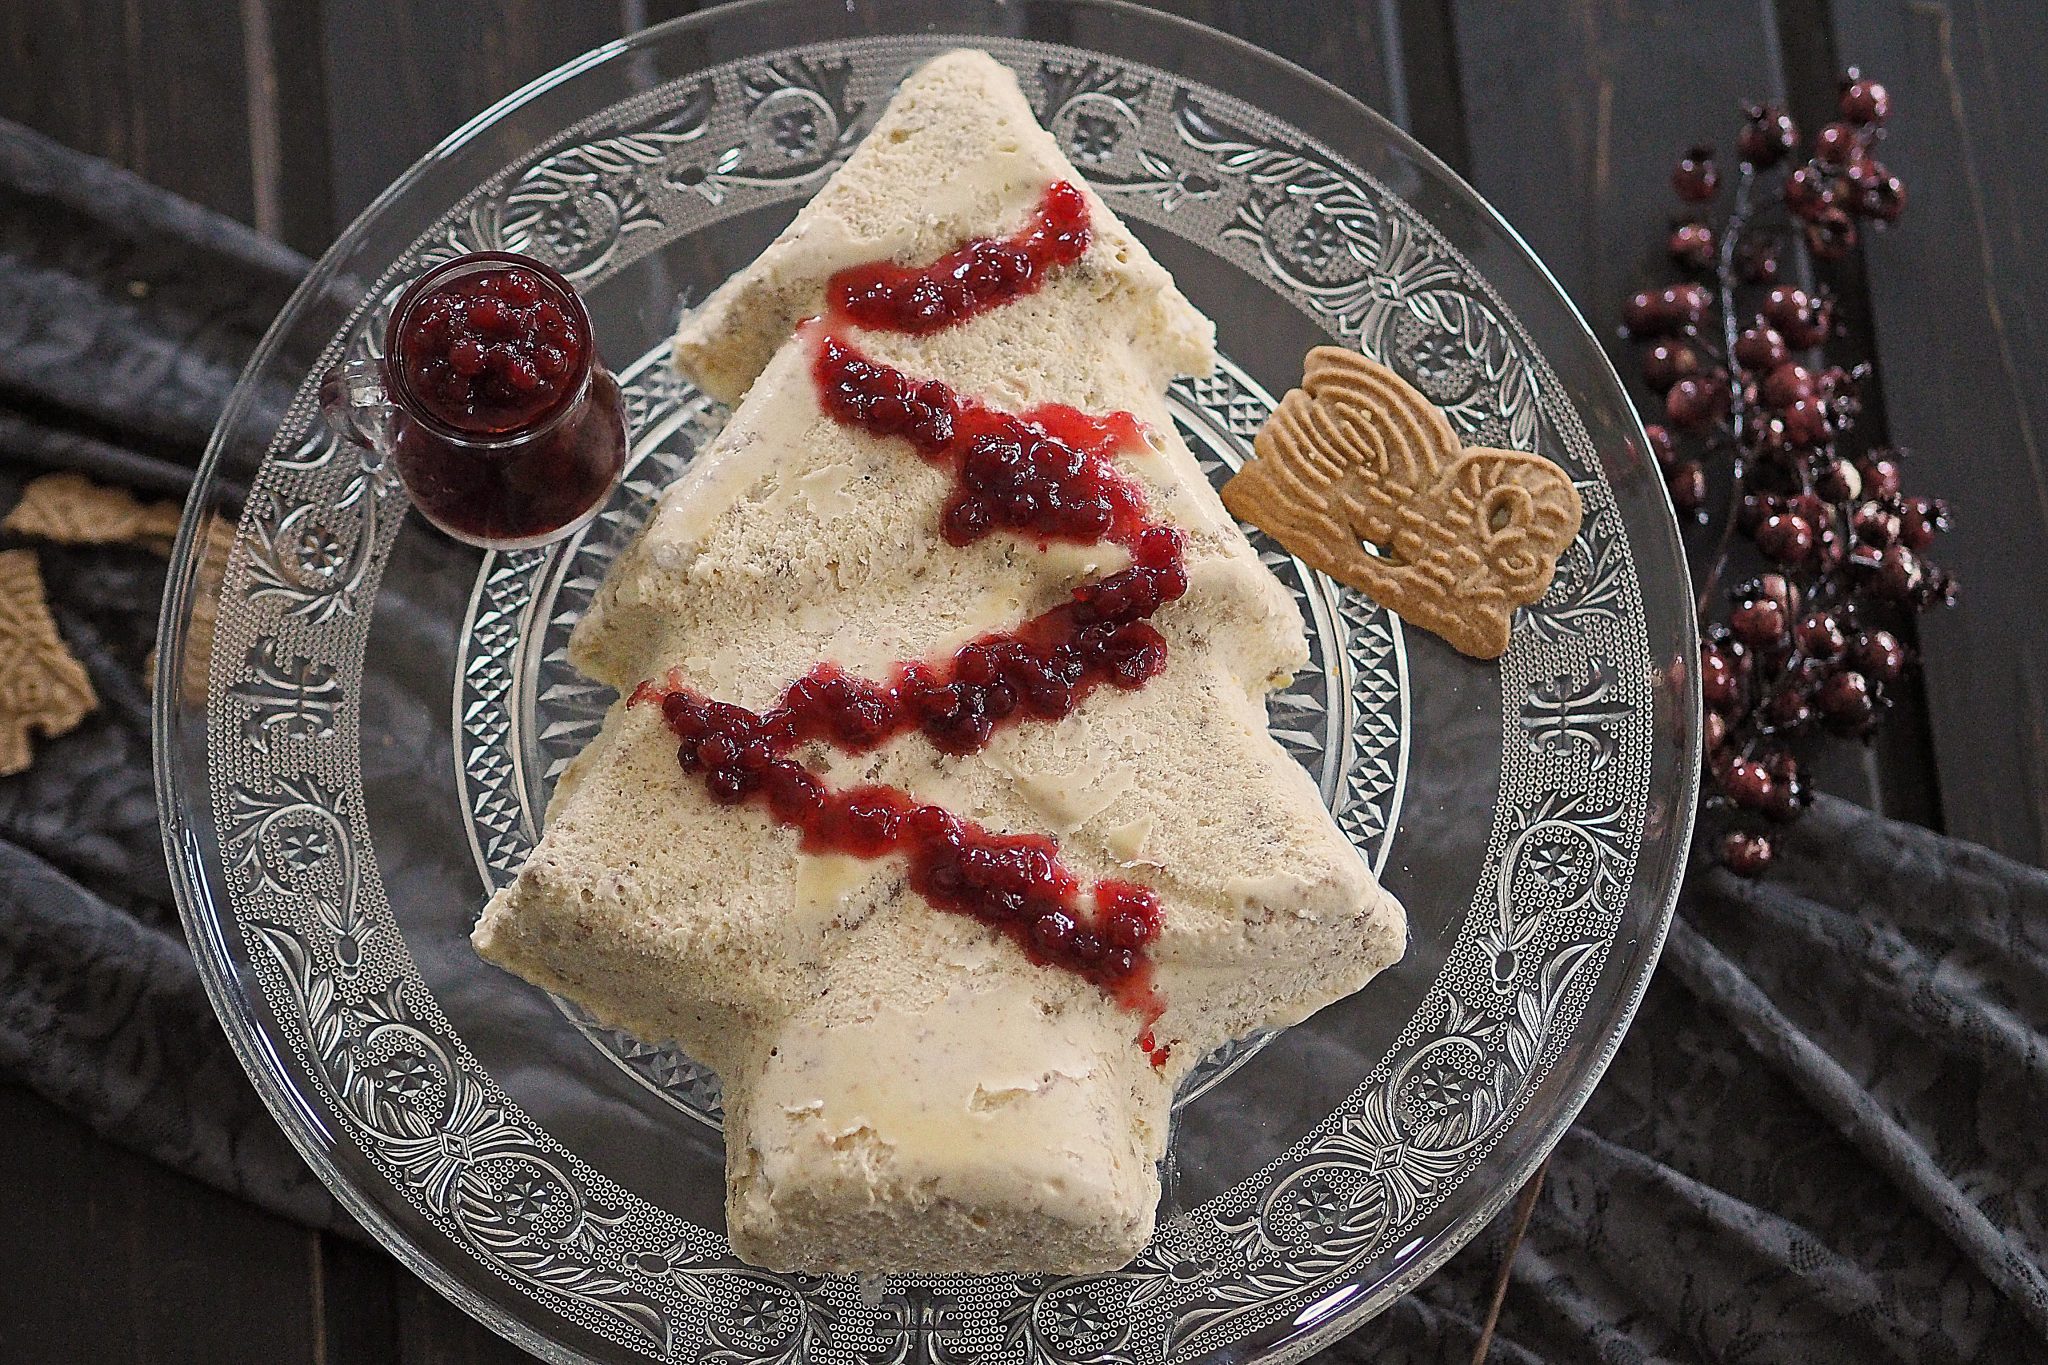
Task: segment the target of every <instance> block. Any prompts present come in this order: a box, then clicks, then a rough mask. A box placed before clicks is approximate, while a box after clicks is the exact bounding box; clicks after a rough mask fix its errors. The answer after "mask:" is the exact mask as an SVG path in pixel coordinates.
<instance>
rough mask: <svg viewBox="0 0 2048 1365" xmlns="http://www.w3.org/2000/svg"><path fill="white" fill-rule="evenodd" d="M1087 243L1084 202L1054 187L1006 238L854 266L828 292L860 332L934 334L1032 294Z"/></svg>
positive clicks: (1060, 184) (1061, 185) (1068, 189)
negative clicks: (918, 259) (913, 259)
mask: <svg viewBox="0 0 2048 1365" xmlns="http://www.w3.org/2000/svg"><path fill="white" fill-rule="evenodd" d="M1091 237H1092V234H1091V232H1090V230H1089V226H1088V201H1087V199H1086V198H1085V197H1084V196H1083V195H1082V194H1081V191H1080V190H1078V189H1076V188H1075V187H1074V186H1073V185H1070V184H1068V183H1067V182H1066V181H1064V180H1062V181H1057V182H1055V183H1054V184H1053V185H1051V186H1050V187H1049V188H1048V189H1047V190H1046V192H1045V198H1044V200H1043V201H1042V202H1041V203H1040V204H1039V206H1038V208H1037V210H1036V212H1035V213H1034V214H1033V215H1032V219H1031V221H1030V222H1029V223H1028V224H1026V225H1025V227H1024V228H1023V229H1022V230H1021V231H1019V232H1018V233H1017V234H1016V235H1014V236H1012V237H1010V238H1008V239H1006V240H1001V241H998V240H996V239H993V238H987V237H980V238H976V239H975V240H974V241H971V242H969V243H967V244H966V245H965V246H963V247H960V248H959V249H958V250H955V251H951V252H948V253H947V254H946V255H944V256H941V257H940V258H939V259H938V260H936V261H934V262H933V263H932V264H930V265H928V266H922V267H911V266H900V265H894V264H891V263H888V262H880V263H877V264H873V265H862V266H855V267H852V268H851V269H847V270H842V271H840V272H839V273H838V274H837V275H834V276H833V277H832V279H831V280H830V281H829V282H828V284H827V287H826V294H827V297H828V298H829V299H830V301H831V304H832V307H833V310H834V311H835V312H838V313H840V314H842V315H844V316H845V317H847V318H848V319H850V320H851V321H853V322H855V323H858V324H859V325H861V326H862V327H867V328H871V329H874V330H877V331H890V332H910V333H913V334H917V333H924V332H936V331H938V330H939V329H940V328H943V327H950V326H952V325H953V324H954V323H957V322H961V321H964V320H965V319H967V318H970V317H972V316H973V315H974V314H976V313H980V312H983V311H985V310H987V309H990V308H994V307H996V306H997V305H999V304H1002V303H1006V302H1008V301H1009V300H1011V299H1013V298H1015V297H1017V296H1018V295H1020V294H1028V293H1030V292H1031V291H1033V290H1034V289H1037V288H1038V287H1039V285H1040V284H1041V283H1043V282H1044V280H1045V277H1046V274H1047V272H1049V271H1050V270H1052V269H1053V268H1054V267H1055V266H1063V265H1072V264H1073V263H1074V262H1076V261H1078V260H1080V259H1081V257H1082V256H1083V255H1085V254H1086V253H1087V251H1088V243H1089V241H1090V240H1091Z"/></svg>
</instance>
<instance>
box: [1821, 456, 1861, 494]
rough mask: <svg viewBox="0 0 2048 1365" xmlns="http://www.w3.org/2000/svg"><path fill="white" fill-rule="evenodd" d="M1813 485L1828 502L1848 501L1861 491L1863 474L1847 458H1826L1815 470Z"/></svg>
mask: <svg viewBox="0 0 2048 1365" xmlns="http://www.w3.org/2000/svg"><path fill="white" fill-rule="evenodd" d="M1813 486H1814V489H1815V491H1817V492H1818V493H1819V494H1820V495H1821V496H1822V497H1824V498H1826V499H1827V500H1828V501H1829V502H1848V501H1850V500H1851V499H1853V498H1855V497H1856V495H1857V494H1859V493H1861V492H1862V491H1863V476H1862V475H1860V474H1858V473H1857V472H1856V466H1855V465H1852V464H1850V463H1849V462H1848V461H1847V460H1828V461H1826V462H1825V463H1823V464H1822V465H1821V467H1820V469H1819V470H1818V471H1816V472H1815V474H1814V476H1813Z"/></svg>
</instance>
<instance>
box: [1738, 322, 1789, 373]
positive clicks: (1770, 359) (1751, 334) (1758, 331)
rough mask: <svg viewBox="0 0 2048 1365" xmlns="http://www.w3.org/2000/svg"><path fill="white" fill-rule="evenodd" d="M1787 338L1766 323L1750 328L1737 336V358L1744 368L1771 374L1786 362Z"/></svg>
mask: <svg viewBox="0 0 2048 1365" xmlns="http://www.w3.org/2000/svg"><path fill="white" fill-rule="evenodd" d="M1785 357H1786V351H1785V338H1784V337H1783V336H1781V335H1779V333H1778V329H1777V328H1775V327H1772V326H1770V325H1769V324H1768V323H1765V324H1763V325H1761V326H1755V327H1751V328H1749V329H1748V330H1747V331H1745V332H1743V334H1742V335H1741V336H1739V337H1737V338H1735V360H1736V363H1737V364H1739V365H1741V366H1742V368H1743V369H1745V370H1749V371H1751V372H1753V373H1756V374H1769V373H1770V372H1771V371H1773V370H1775V369H1777V368H1778V367H1779V366H1780V365H1783V364H1784V363H1785Z"/></svg>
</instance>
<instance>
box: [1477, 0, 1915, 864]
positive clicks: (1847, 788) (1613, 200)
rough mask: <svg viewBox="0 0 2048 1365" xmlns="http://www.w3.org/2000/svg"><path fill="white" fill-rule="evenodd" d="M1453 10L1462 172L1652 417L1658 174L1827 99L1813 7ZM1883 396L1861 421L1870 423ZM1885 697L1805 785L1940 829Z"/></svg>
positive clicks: (1857, 284) (1687, 4) (1666, 274)
mask: <svg viewBox="0 0 2048 1365" xmlns="http://www.w3.org/2000/svg"><path fill="white" fill-rule="evenodd" d="M1452 4H1453V15H1454V21H1455V22H1454V33H1455V46H1456V54H1457V61H1458V68H1459V74H1460V84H1461V87H1462V91H1463V100H1464V119H1465V131H1466V136H1467V139H1468V141H1469V143H1470V146H1471V149H1472V151H1471V175H1470V178H1471V179H1472V181H1473V183H1474V184H1475V185H1476V186H1477V188H1478V189H1479V190H1480V192H1481V193H1482V194H1485V195H1486V196H1487V198H1488V199H1489V200H1491V201H1492V203H1493V204H1494V206H1495V207H1496V208H1498V209H1499V210H1500V211H1501V212H1502V213H1503V214H1504V215H1505V216H1506V218H1507V219H1508V221H1509V222H1510V223H1511V224H1513V225H1514V226H1515V228H1516V229H1517V230H1518V231H1520V232H1521V233H1522V234H1523V236H1524V237H1525V238H1527V239H1528V241H1529V243H1530V245H1531V246H1532V247H1533V248H1534V249H1535V250H1536V252H1537V254H1538V255H1539V256H1541V257H1542V258H1543V260H1544V262H1545V263H1546V264H1547V265H1548V266H1549V267H1550V269H1551V270H1552V272H1553V273H1555V274H1556V275H1557V277H1558V279H1559V280H1560V282H1562V283H1563V285H1564V287H1565V290H1566V292H1567V293H1568V294H1569V295H1571V297H1572V299H1573V301H1574V302H1575V303H1577V304H1578V306H1579V309H1580V311H1581V312H1582V313H1583V314H1585V316H1586V318H1587V321H1588V322H1589V323H1590V325H1591V326H1592V328H1593V330H1594V333H1595V334H1596V335H1597V336H1599V337H1600V338H1601V341H1602V343H1603V344H1604V345H1605V346H1606V347H1607V349H1608V352H1609V354H1610V356H1611V357H1612V358H1613V359H1614V361H1615V365H1616V368H1617V369H1618V370H1619V371H1620V372H1621V374H1622V376H1623V379H1624V380H1625V381H1626V382H1627V383H1628V385H1629V388H1630V392H1631V394H1632V395H1633V396H1635V398H1636V399H1637V401H1638V403H1639V405H1641V406H1643V407H1644V409H1645V410H1647V411H1654V410H1655V407H1654V404H1655V399H1654V397H1653V395H1652V394H1651V393H1650V391H1649V390H1648V389H1647V388H1646V387H1644V386H1643V384H1642V383H1641V380H1640V377H1639V375H1638V372H1637V365H1636V359H1635V356H1634V352H1633V347H1632V346H1630V344H1629V343H1627V342H1626V341H1625V340H1623V339H1622V337H1621V336H1620V335H1619V332H1618V330H1617V328H1616V314H1617V312H1618V310H1619V308H1620V303H1621V300H1622V298H1623V297H1624V296H1625V295H1626V294H1628V293H1629V292H1630V291H1632V290H1634V289H1638V288H1642V287H1644V286H1647V285H1652V284H1663V283H1665V282H1667V281H1668V280H1669V279H1671V278H1672V276H1671V273H1670V267H1669V264H1668V262H1667V261H1666V259H1665V256H1664V251H1663V241H1664V236H1665V233H1666V231H1667V230H1668V227H1669V224H1670V220H1671V217H1672V215H1673V213H1674V211H1675V210H1676V208H1677V204H1676V201H1675V200H1674V199H1673V197H1672V196H1671V194H1670V193H1669V191H1668V189H1667V186H1668V183H1669V175H1670V170H1671V165H1672V163H1673V161H1674V160H1675V159H1676V158H1677V156H1678V154H1679V152H1681V151H1682V150H1683V149H1684V148H1685V147H1686V146H1687V145H1689V144H1690V143H1691V142H1692V141H1694V140H1695V139H1697V138H1699V137H1702V136H1705V137H1709V138H1713V139H1715V140H1717V141H1719V142H1720V143H1721V144H1722V145H1723V148H1724V151H1732V148H1731V147H1729V146H1728V144H1729V143H1730V142H1731V141H1732V137H1733V134H1734V131H1735V129H1736V127H1737V126H1738V120H1739V117H1740V116H1739V113H1738V109H1739V105H1740V102H1741V101H1742V100H1744V99H1752V98H1759V99H1779V100H1786V99H1789V101H1790V103H1791V104H1792V106H1793V107H1794V109H1795V110H1796V111H1799V112H1802V113H1803V112H1805V111H1808V110H1810V109H1813V108H1816V107H1820V106H1821V105H1822V104H1823V103H1825V102H1826V101H1827V100H1828V99H1829V98H1831V96H1829V94H1828V91H1829V89H1831V87H1832V76H1831V75H1830V74H1829V73H1830V71H1831V69H1832V63H1833V58H1832V55H1831V54H1830V52H1829V51H1828V49H1827V45H1826V44H1825V43H1819V44H1816V43H1815V42H1814V41H1813V37H1812V35H1813V29H1814V25H1815V24H1816V23H1817V22H1819V20H1820V18H1821V6H1820V4H1819V3H1818V0H1780V3H1772V0H1751V3H1746V4H1740V5H1729V4H1726V3H1719V2H1718V0H1670V3H1665V4H1659V5H1655V6H1642V5H1638V4H1633V3H1630V0H1518V3H1511V4H1495V3H1492V0H1452ZM1781 38H1782V39H1783V42H1782V44H1781ZM1538 111H1540V112H1538ZM1836 276H1837V278H1836V279H1835V280H1834V283H1836V284H1837V285H1839V286H1841V287H1843V289H1844V292H1845V295H1846V296H1847V302H1848V307H1847V308H1846V309H1845V314H1846V315H1847V316H1848V317H1849V319H1850V321H1851V322H1852V324H1853V322H1854V321H1855V317H1856V313H1857V308H1858V305H1857V302H1856V301H1857V299H1859V298H1860V296H1861V295H1860V291H1861V276H1860V273H1857V272H1856V270H1855V266H1854V263H1851V267H1850V269H1848V270H1842V271H1838V272H1836ZM1857 358H1865V359H1875V356H1874V354H1866V355H1864V356H1860V357H1857ZM1879 399H1880V401H1879V403H1878V405H1877V411H1876V412H1875V413H1874V414H1873V420H1874V421H1875V422H1877V423H1879V424H1881V423H1882V421H1883V416H1884V414H1883V410H1882V402H1881V395H1879ZM1687 548H1688V550H1689V551H1690V553H1691V554H1692V555H1693V556H1694V558H1695V559H1696V560H1697V559H1700V558H1702V557H1703V556H1705V555H1707V554H1708V553H1710V552H1711V549H1712V544H1711V542H1710V540H1709V539H1708V538H1706V537H1704V536H1701V535H1699V534H1697V533H1694V534H1691V535H1689V536H1688V538H1687ZM1898 700H1899V702H1900V705H1899V706H1898V707H1897V709H1896V711H1895V714H1894V716H1893V719H1892V721H1891V723H1890V724H1889V725H1888V726H1887V727H1886V729H1885V731H1884V733H1883V734H1882V735H1881V737H1880V738H1879V740H1878V742H1877V743H1876V745H1875V746H1873V747H1871V748H1868V749H1859V748H1855V747H1852V746H1843V745H1831V746H1827V747H1825V748H1824V749H1823V750H1822V751H1821V755H1820V761H1819V763H1818V764H1817V767H1816V778H1817V780H1818V782H1819V784H1820V785H1821V786H1822V787H1823V788H1824V789H1826V790H1829V791H1832V792H1835V793H1837V794H1840V795H1843V796H1847V797H1849V798H1850V799H1852V800H1856V801H1859V802H1862V803H1863V804H1865V805H1868V806H1871V807H1873V808H1875V809H1878V810H1882V811H1885V812H1886V813H1888V814H1892V815H1895V816H1898V817H1900V818H1903V819H1911V820H1917V821H1920V822H1922V823H1927V824H1937V825H1938V823H1939V820H1940V815H1941V809H1940V805H1939V802H1938V801H1937V800H1936V798H1935V794H1934V790H1933V785H1932V777H1931V773H1932V754H1931V750H1930V748H1929V745H1928V740H1927V733H1926V724H1927V722H1926V717H1925V713H1924V710H1923V708H1922V704H1921V698H1920V694H1919V692H1918V690H1917V689H1914V688H1911V687H1908V688H1906V689H1902V691H1901V695H1900V696H1899V698H1898Z"/></svg>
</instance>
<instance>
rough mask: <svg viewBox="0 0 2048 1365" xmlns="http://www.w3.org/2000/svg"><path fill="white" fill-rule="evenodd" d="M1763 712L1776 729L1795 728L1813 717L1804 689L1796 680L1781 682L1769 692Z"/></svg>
mask: <svg viewBox="0 0 2048 1365" xmlns="http://www.w3.org/2000/svg"><path fill="white" fill-rule="evenodd" d="M1764 712H1765V714H1766V715H1767V716H1769V718H1770V722H1771V726H1772V728H1773V729H1776V730H1796V729H1798V728H1799V727H1800V726H1802V725H1804V724H1806V722H1807V721H1809V720H1811V719H1813V707H1812V705H1811V704H1810V703H1809V702H1808V701H1807V697H1806V689H1805V687H1803V686H1801V685H1800V684H1798V683H1797V682H1788V683H1784V684H1781V685H1780V686H1779V688H1778V690H1777V691H1775V692H1773V693H1771V699H1770V701H1769V702H1768V703H1767V704H1766V705H1765V707H1764Z"/></svg>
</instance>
